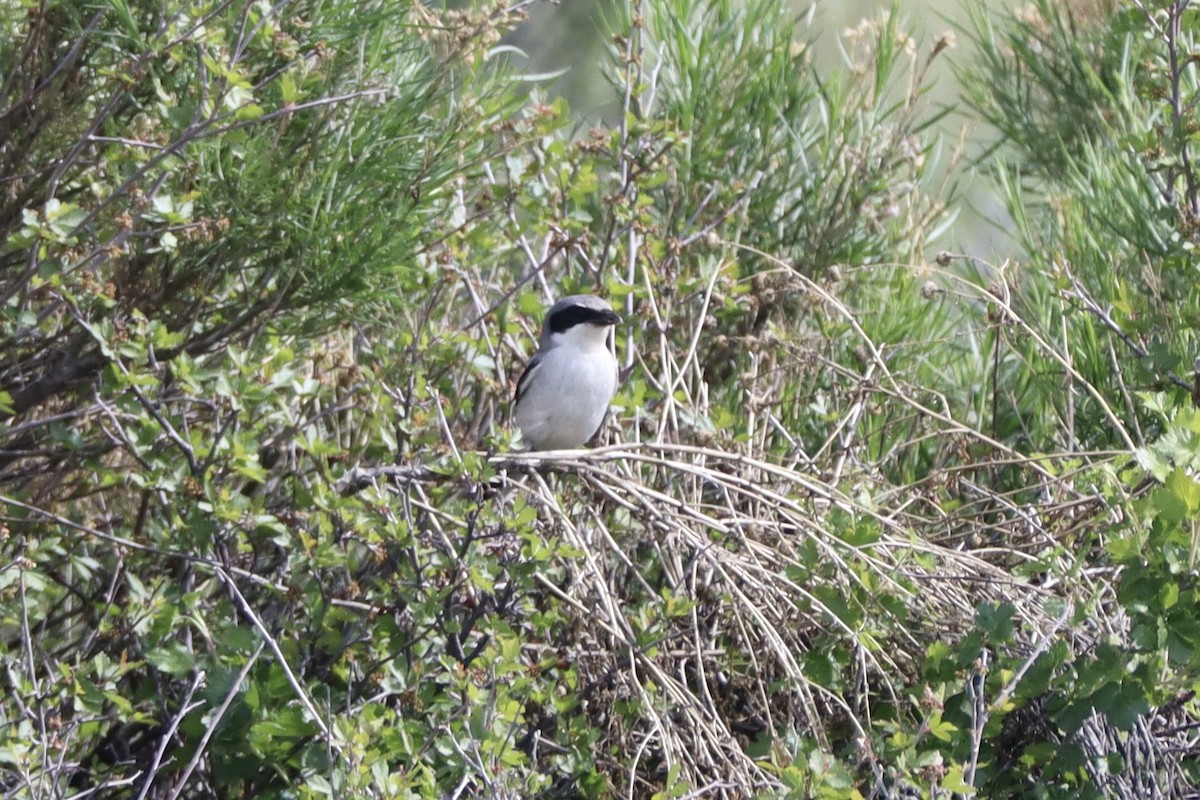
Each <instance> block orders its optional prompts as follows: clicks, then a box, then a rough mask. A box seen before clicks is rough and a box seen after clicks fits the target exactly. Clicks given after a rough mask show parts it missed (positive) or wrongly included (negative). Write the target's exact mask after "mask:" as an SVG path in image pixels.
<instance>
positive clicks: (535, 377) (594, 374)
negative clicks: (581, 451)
mask: <svg viewBox="0 0 1200 800" xmlns="http://www.w3.org/2000/svg"><path fill="white" fill-rule="evenodd" d="M620 321H621V317H620V316H618V315H617V312H615V311H613V310H612V306H610V305H609V304H608V301H606V300H603V299H601V298H599V297H595V296H594V295H590V294H577V295H572V296H570V297H564V298H563V299H561V300H559V301H558V302H557V303H555V304H554V305H553V306H552V307H551V308H550V311H549V312H547V314H546V321H545V322H544V323H543V325H542V338H541V340H540V341H539V342H538V351H537V352H536V353H534V355H533V358H531V359H529V363H528V364H527V365H526V366H525V371H524V372H522V373H521V377H520V379H519V380H518V381H517V397H516V401H515V411H514V414H513V416H514V417H515V419H516V422H517V427H518V428H520V429H521V436H522V438H523V439H524V440H525V442H526V443H527V444H528V445H529V446H530V447H531V448H533V449H534V450H560V449H568V448H574V447H579V446H580V445H582V444H584V443H586V442H587V441H588V440H589V439H591V438H592V437H593V436H595V435H596V433H597V432H598V431H599V430H600V425H601V424H602V423H603V422H604V415H605V413H607V412H608V404H609V401H611V400H612V398H613V394H615V393H616V391H617V356H616V353H615V352H614V346H613V343H612V338H611V334H612V329H613V326H614V325H616V324H617V323H619V322H620Z"/></svg>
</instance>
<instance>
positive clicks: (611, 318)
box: [600, 309, 621, 325]
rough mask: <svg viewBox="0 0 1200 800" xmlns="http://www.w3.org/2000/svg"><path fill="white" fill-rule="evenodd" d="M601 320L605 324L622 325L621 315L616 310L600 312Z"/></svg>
mask: <svg viewBox="0 0 1200 800" xmlns="http://www.w3.org/2000/svg"><path fill="white" fill-rule="evenodd" d="M600 321H601V322H602V323H603V324H605V325H620V324H621V315H620V314H618V313H617V312H615V311H611V310H607V309H606V310H605V311H603V312H601V314H600Z"/></svg>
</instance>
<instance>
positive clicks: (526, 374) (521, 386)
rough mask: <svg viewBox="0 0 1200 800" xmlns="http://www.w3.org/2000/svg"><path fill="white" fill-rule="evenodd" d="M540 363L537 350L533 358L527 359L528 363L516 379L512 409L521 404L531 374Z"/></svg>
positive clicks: (540, 354)
mask: <svg viewBox="0 0 1200 800" xmlns="http://www.w3.org/2000/svg"><path fill="white" fill-rule="evenodd" d="M540 363H542V353H541V351H540V350H539V351H538V352H537V353H534V355H533V358H531V359H529V363H528V364H526V365H525V370H524V371H523V372H522V373H521V377H519V378H517V394H516V396H515V397H513V407H514V408H515V407H516V405H517V403H520V402H521V397H522V396H523V395H524V394H525V390H526V389H528V388H529V379H530V378H532V377H533V373H534V372H535V371H536V370H537V366H538V364H540Z"/></svg>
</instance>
